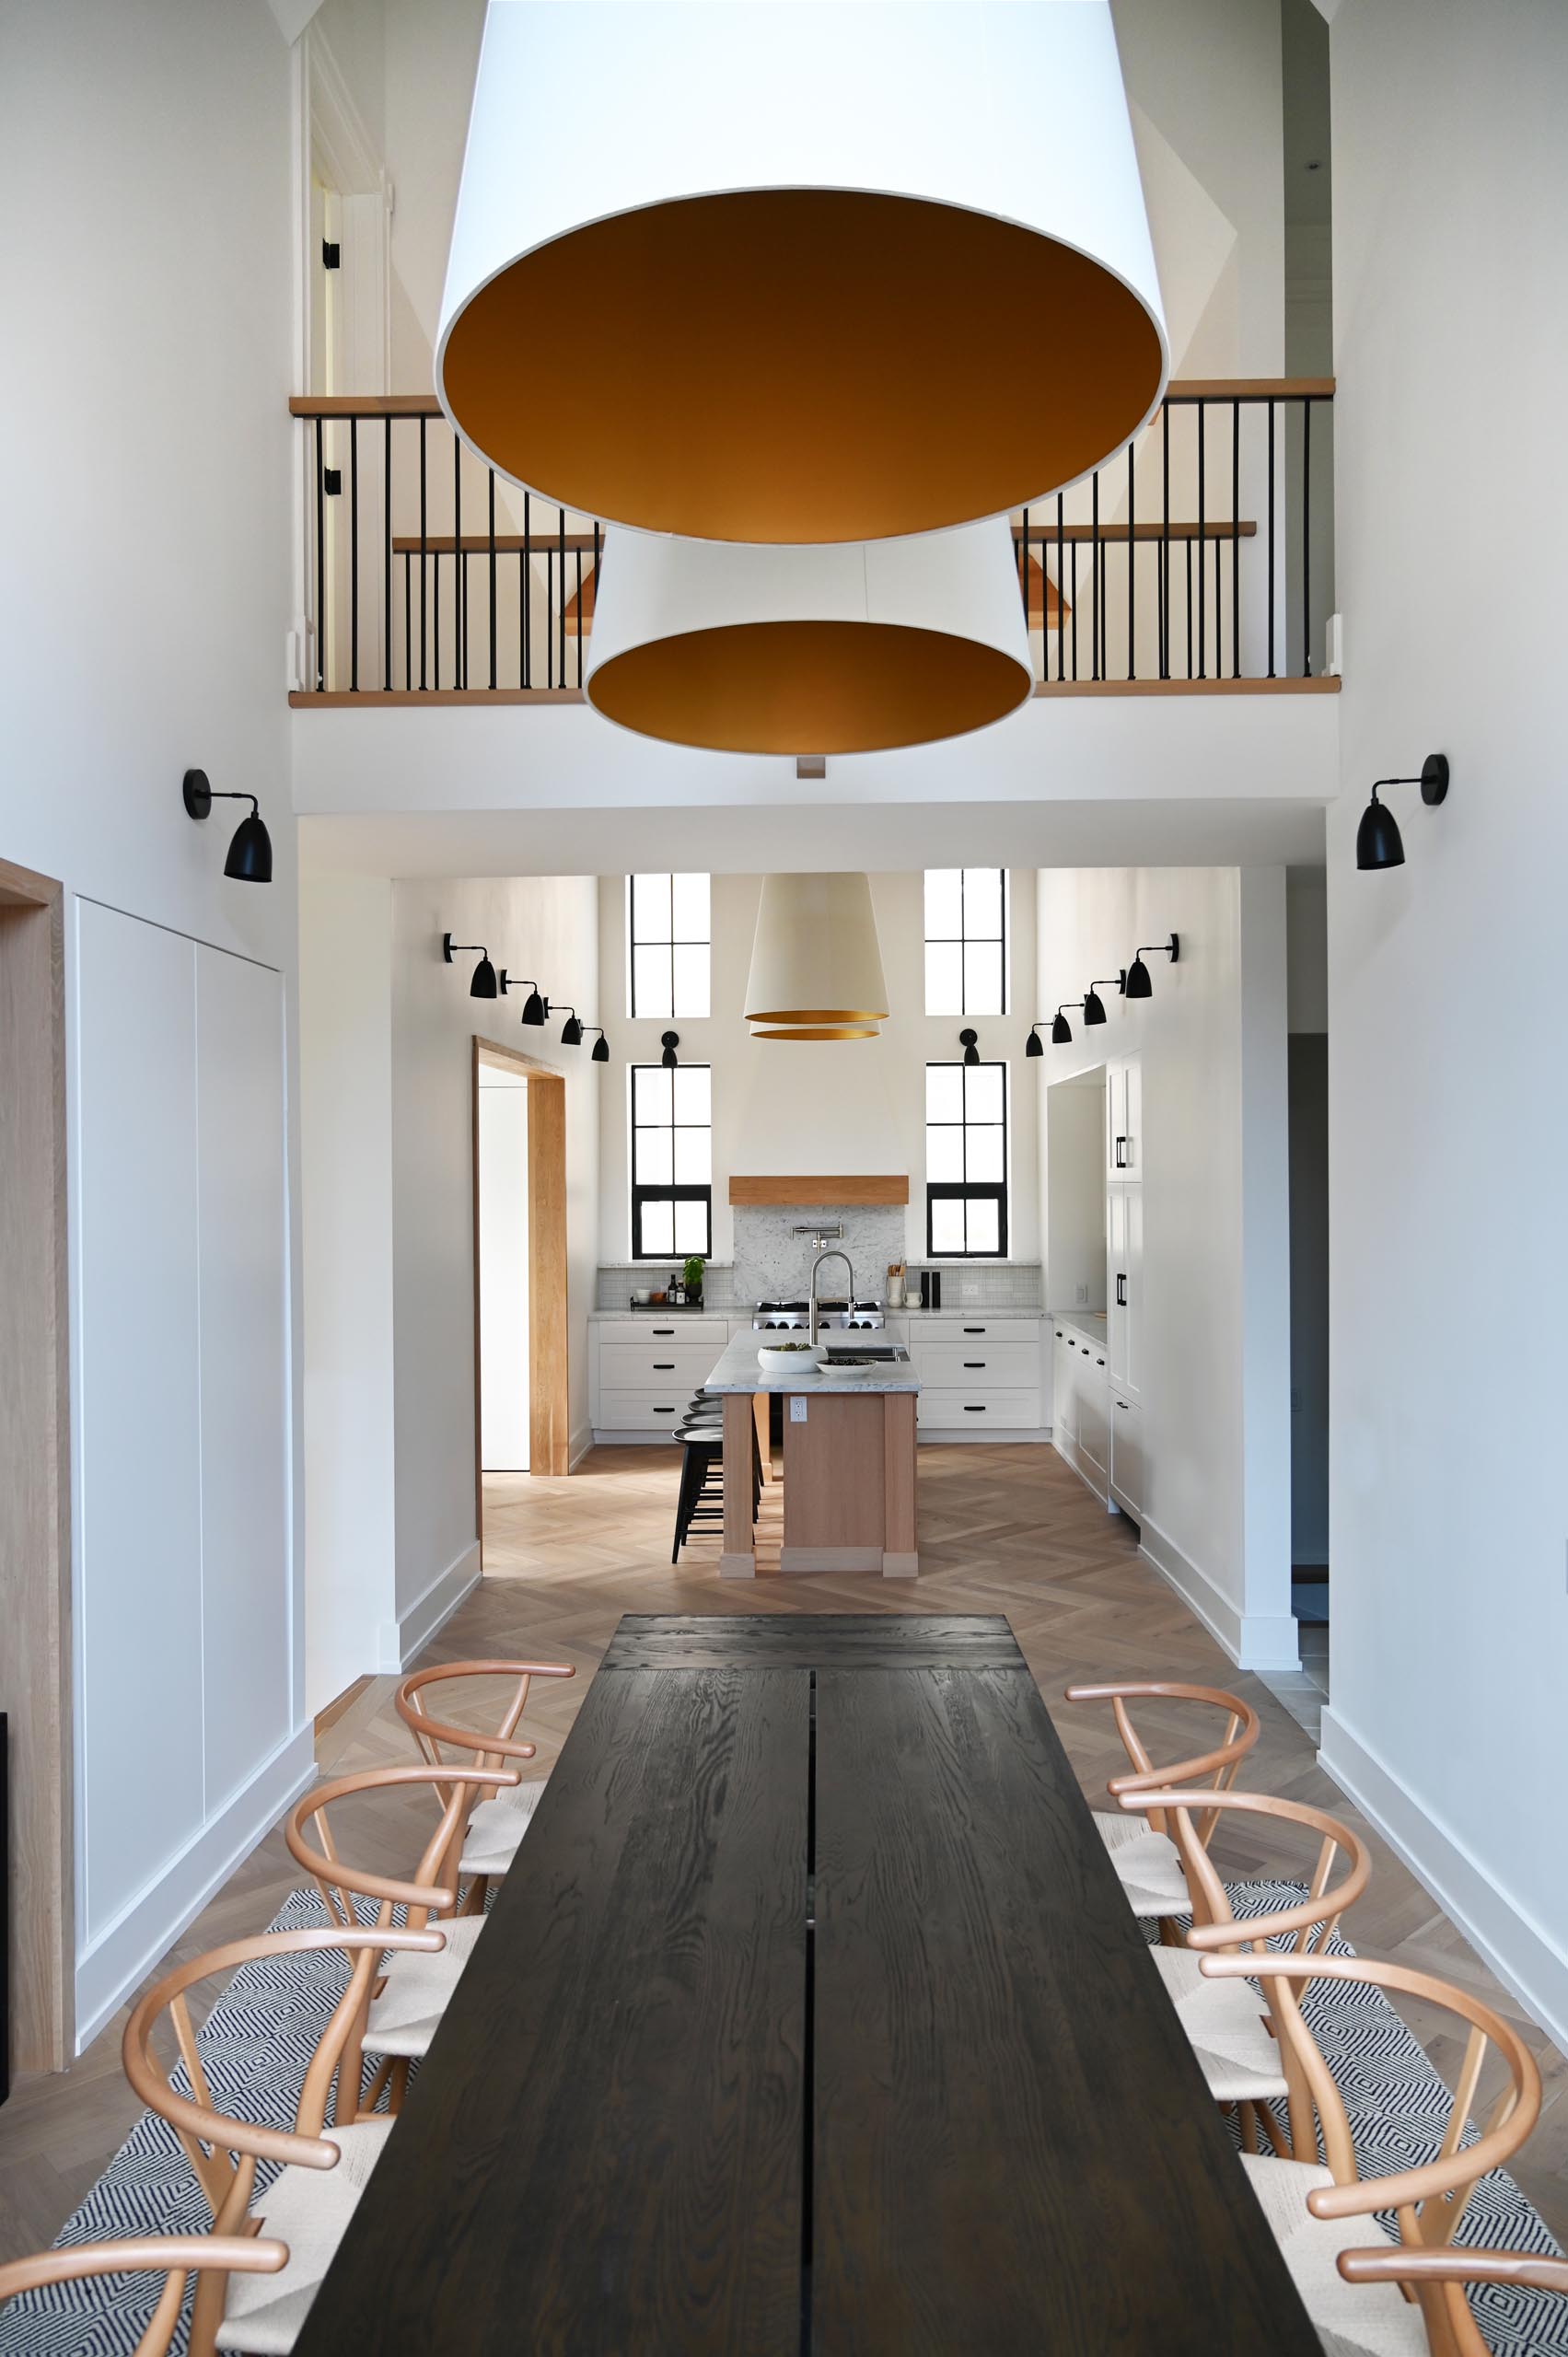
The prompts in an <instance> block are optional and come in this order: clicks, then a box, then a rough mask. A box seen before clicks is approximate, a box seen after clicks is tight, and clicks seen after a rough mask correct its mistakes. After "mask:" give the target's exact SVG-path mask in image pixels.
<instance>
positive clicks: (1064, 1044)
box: [1040, 998, 1084, 1048]
mask: <svg viewBox="0 0 1568 2357" xmlns="http://www.w3.org/2000/svg"><path fill="white" fill-rule="evenodd" d="M1083 1004H1084V1002H1083V1000H1082V999H1081V998H1064V999H1063V1002H1062V1004H1061V1005H1060V1006H1059V1007H1058V1008H1057V1010H1056V1020H1055V1022H1054V1023H1053V1024H1052V1025H1051V1046H1052V1047H1053V1048H1069V1047H1071V1046H1072V1044H1073V1027H1072V1025H1071V1024H1070V1023H1069V1022H1068V1020H1067V1009H1068V1008H1069V1007H1070V1006H1082V1005H1083ZM1040 1019H1041V1021H1042V1022H1043V1021H1044V1019H1045V1018H1044V1017H1043V1016H1041V1018H1040Z"/></svg>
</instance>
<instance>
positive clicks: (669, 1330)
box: [654, 1326, 675, 1341]
mask: <svg viewBox="0 0 1568 2357" xmlns="http://www.w3.org/2000/svg"><path fill="white" fill-rule="evenodd" d="M674 1331H675V1329H674V1327H673V1326H656V1327H655V1328H654V1334H655V1337H656V1340H659V1341H665V1340H668V1337H669V1336H670V1335H672V1334H673V1333H674Z"/></svg>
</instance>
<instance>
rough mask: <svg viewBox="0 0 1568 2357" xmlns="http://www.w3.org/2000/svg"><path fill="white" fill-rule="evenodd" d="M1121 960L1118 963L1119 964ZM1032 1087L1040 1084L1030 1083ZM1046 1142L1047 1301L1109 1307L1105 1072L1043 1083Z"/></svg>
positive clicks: (1068, 1305)
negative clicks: (1106, 1231)
mask: <svg viewBox="0 0 1568 2357" xmlns="http://www.w3.org/2000/svg"><path fill="white" fill-rule="evenodd" d="M1120 962H1121V961H1120V960H1118V963H1119V964H1120ZM1029 1085H1030V1086H1031V1087H1032V1086H1034V1083H1033V1082H1032V1080H1031V1082H1030V1084H1029ZM1040 1110H1041V1113H1042V1115H1043V1135H1044V1140H1045V1146H1044V1153H1045V1161H1044V1167H1043V1168H1042V1171H1041V1174H1040V1195H1041V1199H1042V1201H1043V1202H1044V1205H1045V1220H1046V1238H1045V1266H1046V1273H1047V1280H1048V1283H1047V1287H1046V1295H1045V1298H1046V1302H1047V1305H1048V1306H1050V1307H1051V1308H1052V1309H1086V1310H1089V1311H1098V1310H1103V1309H1104V1307H1105V1306H1106V1299H1105V1294H1106V1236H1105V1216H1106V1215H1105V1075H1104V1074H1103V1072H1100V1073H1098V1074H1093V1075H1089V1076H1086V1077H1083V1078H1080V1079H1076V1080H1068V1081H1062V1082H1060V1083H1058V1084H1057V1085H1056V1086H1054V1087H1048V1086H1045V1085H1044V1084H1043V1083H1042V1084H1041V1085H1040Z"/></svg>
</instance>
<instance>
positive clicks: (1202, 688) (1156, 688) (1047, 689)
mask: <svg viewBox="0 0 1568 2357" xmlns="http://www.w3.org/2000/svg"><path fill="white" fill-rule="evenodd" d="M1339 692H1340V681H1339V679H1338V677H1337V676H1335V675H1331V674H1330V675H1326V676H1325V677H1323V678H1321V679H1051V680H1046V679H1037V680H1036V681H1035V693H1036V695H1037V696H1337V695H1338V694H1339Z"/></svg>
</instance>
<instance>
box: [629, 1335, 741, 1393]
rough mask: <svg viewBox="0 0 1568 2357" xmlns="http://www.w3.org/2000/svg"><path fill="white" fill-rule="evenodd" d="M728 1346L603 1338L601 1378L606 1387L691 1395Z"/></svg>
mask: <svg viewBox="0 0 1568 2357" xmlns="http://www.w3.org/2000/svg"><path fill="white" fill-rule="evenodd" d="M723 1348H724V1345H723V1343H722V1342H721V1343H720V1344H719V1345H718V1348H717V1349H715V1348H714V1345H713V1343H712V1342H699V1343H691V1342H688V1341H685V1340H684V1339H682V1340H681V1341H679V1342H656V1341H643V1342H638V1343H637V1344H636V1345H635V1346H633V1344H632V1343H630V1342H609V1343H605V1342H601V1343H600V1344H599V1348H598V1380H599V1388H600V1389H601V1390H602V1391H658V1392H662V1393H663V1394H664V1395H665V1396H666V1397H668V1396H670V1395H671V1393H672V1391H673V1389H674V1388H676V1387H679V1388H680V1389H681V1390H682V1391H683V1392H684V1393H685V1394H687V1395H688V1396H689V1395H690V1394H691V1392H693V1391H696V1390H698V1389H700V1388H701V1387H702V1386H703V1384H704V1383H705V1382H706V1381H707V1379H708V1377H709V1376H710V1375H712V1373H713V1371H714V1367H715V1366H716V1365H717V1364H718V1361H719V1354H720V1352H722V1350H723Z"/></svg>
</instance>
